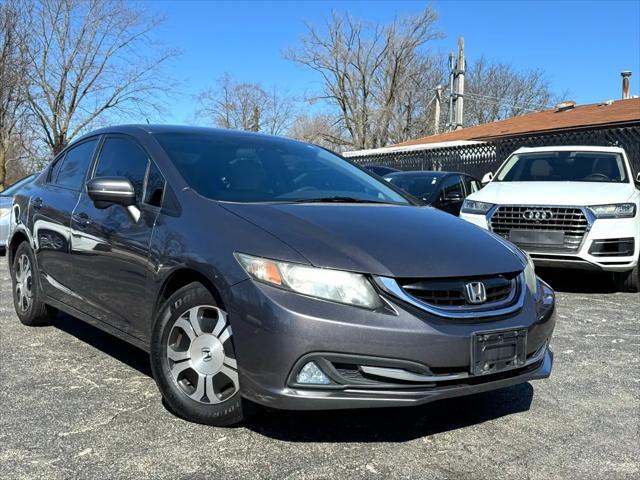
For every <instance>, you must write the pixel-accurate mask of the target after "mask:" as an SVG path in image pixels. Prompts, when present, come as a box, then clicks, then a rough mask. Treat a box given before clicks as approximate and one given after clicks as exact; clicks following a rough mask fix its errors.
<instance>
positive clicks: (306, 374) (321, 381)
mask: <svg viewBox="0 0 640 480" xmlns="http://www.w3.org/2000/svg"><path fill="white" fill-rule="evenodd" d="M296 381H297V382H298V383H301V384H305V385H329V384H330V383H331V380H330V379H329V377H327V376H326V375H325V373H324V372H323V371H322V370H321V369H320V367H319V366H318V365H317V364H316V362H308V363H305V365H304V367H302V369H300V372H299V373H298V376H297V377H296Z"/></svg>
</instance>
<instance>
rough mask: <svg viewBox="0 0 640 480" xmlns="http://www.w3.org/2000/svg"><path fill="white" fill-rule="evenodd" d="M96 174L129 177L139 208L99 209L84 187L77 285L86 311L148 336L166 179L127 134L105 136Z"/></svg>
mask: <svg viewBox="0 0 640 480" xmlns="http://www.w3.org/2000/svg"><path fill="white" fill-rule="evenodd" d="M97 177H126V178H127V179H129V180H130V181H131V183H132V184H133V186H134V189H135V191H136V206H133V207H127V208H125V207H123V206H121V205H110V206H108V207H107V208H98V207H97V206H96V205H95V204H94V202H93V200H92V199H91V198H90V197H89V196H88V194H87V193H86V190H85V191H83V193H82V194H81V196H80V199H79V201H78V205H77V206H76V208H75V210H74V212H73V218H72V236H71V256H72V258H73V262H74V266H75V275H74V289H75V290H76V291H77V292H79V295H80V297H81V302H80V303H81V305H82V308H83V310H84V311H85V312H87V313H89V314H90V315H92V316H93V317H94V318H96V319H98V320H101V321H103V322H105V323H108V324H110V325H111V326H114V327H116V328H118V329H120V330H122V331H124V332H126V333H128V334H130V335H133V336H135V337H138V338H145V336H146V335H147V332H145V325H148V323H147V321H148V318H149V315H151V313H152V312H151V311H150V308H149V302H147V301H145V299H146V298H148V295H147V286H148V281H149V278H150V276H151V275H152V274H153V267H152V266H151V264H150V263H149V261H148V251H149V243H150V240H151V235H152V232H153V227H154V224H155V221H156V218H157V216H158V213H159V211H160V207H161V202H162V192H163V189H164V178H163V177H162V174H161V173H160V172H159V170H158V168H157V167H156V165H155V163H154V162H152V161H151V159H150V156H149V155H148V154H147V152H146V151H145V150H144V149H143V147H142V146H141V145H140V144H139V143H137V141H136V140H135V139H133V138H132V137H129V136H124V135H110V136H107V137H105V139H104V141H103V143H102V145H101V147H100V150H99V153H98V156H97V159H96V162H95V167H94V171H93V175H92V178H97ZM145 186H146V187H147V188H146V189H145Z"/></svg>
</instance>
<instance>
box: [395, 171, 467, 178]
mask: <svg viewBox="0 0 640 480" xmlns="http://www.w3.org/2000/svg"><path fill="white" fill-rule="evenodd" d="M447 175H467V174H466V173H460V172H443V171H441V170H406V171H404V172H395V173H389V174H387V175H385V178H386V177H393V178H398V177H446V176H447Z"/></svg>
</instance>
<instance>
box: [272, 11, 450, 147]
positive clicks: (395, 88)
mask: <svg viewBox="0 0 640 480" xmlns="http://www.w3.org/2000/svg"><path fill="white" fill-rule="evenodd" d="M436 20H437V15H436V12H435V11H434V10H433V9H432V8H430V7H427V8H426V9H425V10H424V11H423V12H422V13H421V14H420V15H416V16H410V17H405V18H400V19H395V20H394V21H393V22H391V23H390V24H388V25H386V26H382V25H377V24H369V23H365V22H362V21H356V20H353V19H352V18H351V17H350V16H349V15H338V14H336V13H334V14H333V15H332V17H331V18H328V19H327V20H326V22H325V28H324V30H322V31H321V30H318V29H317V28H315V27H314V26H312V25H307V30H308V31H307V35H306V36H305V37H304V38H302V40H301V44H300V46H299V47H298V48H294V49H291V50H289V51H287V52H286V53H285V56H286V58H288V59H290V60H292V61H294V62H297V63H300V64H301V65H304V66H305V67H307V68H310V69H311V70H314V71H316V72H317V73H318V74H319V75H320V76H321V77H322V93H321V94H319V95H317V97H316V98H318V99H324V100H326V101H328V102H329V103H330V104H331V105H332V106H333V107H334V108H335V109H336V110H337V112H338V115H339V120H340V124H341V126H342V127H343V128H344V129H345V130H346V132H347V133H348V137H349V138H350V143H351V145H352V146H353V147H354V148H375V147H380V146H384V145H386V144H387V142H388V141H389V136H390V133H391V130H392V124H393V122H394V110H395V109H396V107H397V105H398V102H399V101H400V98H399V93H400V92H401V91H402V90H403V87H404V86H405V85H406V84H407V82H410V80H411V77H412V75H413V74H414V71H413V69H412V66H413V65H414V64H415V63H416V62H417V61H418V60H419V59H420V58H421V53H420V48H421V47H422V46H423V45H424V44H425V43H427V42H429V41H430V40H433V39H436V38H439V37H440V36H441V35H440V34H439V33H438V32H437V31H435V22H436ZM405 100H406V99H405Z"/></svg>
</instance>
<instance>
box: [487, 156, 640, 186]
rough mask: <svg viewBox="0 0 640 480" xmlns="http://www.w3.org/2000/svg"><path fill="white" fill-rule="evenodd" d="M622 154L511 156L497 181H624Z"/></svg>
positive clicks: (624, 170)
mask: <svg viewBox="0 0 640 480" xmlns="http://www.w3.org/2000/svg"><path fill="white" fill-rule="evenodd" d="M627 178H628V177H627V172H626V169H625V166H624V161H623V159H622V157H621V156H620V155H619V154H617V153H607V152H576V151H573V152H572V151H563V152H536V153H521V154H517V155H513V156H512V157H511V158H509V160H507V162H506V163H505V165H504V167H502V168H501V169H500V171H499V172H498V173H497V175H496V180H497V181H498V182H615V183H621V182H627V181H628V180H627Z"/></svg>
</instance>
